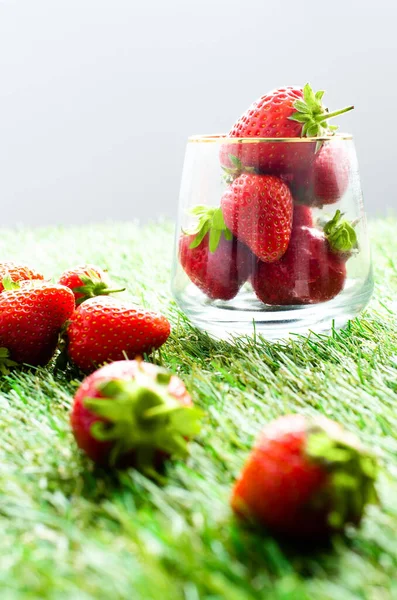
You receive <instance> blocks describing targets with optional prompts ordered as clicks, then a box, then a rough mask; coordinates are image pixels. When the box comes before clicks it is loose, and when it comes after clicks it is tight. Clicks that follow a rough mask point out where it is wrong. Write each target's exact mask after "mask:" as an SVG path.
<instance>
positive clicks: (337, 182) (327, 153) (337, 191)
mask: <svg viewBox="0 0 397 600" xmlns="http://www.w3.org/2000/svg"><path fill="white" fill-rule="evenodd" d="M349 174H350V159H349V154H348V152H347V150H346V149H345V148H344V147H342V146H340V145H337V144H336V143H334V142H330V143H328V144H324V145H323V146H322V147H321V149H320V150H319V152H318V153H317V154H316V157H315V159H314V162H313V164H312V165H311V167H310V168H309V169H306V170H304V171H298V172H297V173H296V174H295V176H293V178H292V181H291V182H290V187H291V191H292V194H293V196H294V198H295V200H298V201H299V202H302V203H303V204H307V205H309V206H323V205H324V204H334V203H335V202H337V201H338V200H339V199H340V198H341V197H342V196H343V194H344V193H345V192H346V190H347V186H348V184H349Z"/></svg>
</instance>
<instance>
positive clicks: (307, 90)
mask: <svg viewBox="0 0 397 600" xmlns="http://www.w3.org/2000/svg"><path fill="white" fill-rule="evenodd" d="M323 95H324V92H323V91H320V92H317V93H316V94H315V93H314V92H313V90H312V88H311V87H310V85H309V84H306V85H305V86H304V87H303V88H301V87H292V86H288V87H282V88H278V89H276V90H273V91H271V92H269V93H267V94H265V95H264V96H262V97H261V98H259V100H257V101H256V102H254V103H253V104H252V105H251V106H250V107H249V109H248V110H247V111H246V112H245V113H244V114H243V115H242V116H241V117H240V118H239V119H238V120H237V121H236V123H235V124H234V125H233V127H232V129H231V130H230V132H229V136H228V137H229V138H250V137H257V138H271V139H272V140H274V141H270V142H258V143H242V144H241V143H240V144H233V143H230V142H228V143H225V144H223V145H222V147H221V152H220V159H221V164H222V165H223V166H224V167H226V168H227V169H228V168H233V166H234V164H233V160H232V159H231V156H234V157H236V158H237V159H238V160H239V161H240V162H241V164H242V165H244V166H245V167H249V168H255V169H256V170H257V171H258V172H262V173H273V174H280V173H284V172H288V171H291V170H295V169H297V168H300V169H302V168H304V167H307V165H309V164H310V163H311V162H312V161H313V160H314V158H315V153H316V142H315V141H313V142H312V143H311V142H303V143H293V142H284V141H280V142H279V141H277V138H302V137H303V138H304V137H309V138H311V137H321V136H324V135H332V134H333V133H334V131H335V127H329V126H328V124H327V120H329V119H331V118H333V117H336V116H338V115H341V114H343V113H345V112H347V111H349V110H352V109H353V108H354V107H353V106H349V107H347V108H344V109H342V110H338V111H335V112H332V113H330V112H328V111H327V109H326V108H325V107H324V105H323V103H322V97H323Z"/></svg>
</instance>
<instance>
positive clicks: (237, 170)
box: [222, 154, 255, 184]
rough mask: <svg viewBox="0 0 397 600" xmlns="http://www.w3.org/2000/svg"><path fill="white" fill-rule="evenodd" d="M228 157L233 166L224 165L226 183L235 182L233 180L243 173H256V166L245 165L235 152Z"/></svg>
mask: <svg viewBox="0 0 397 600" xmlns="http://www.w3.org/2000/svg"><path fill="white" fill-rule="evenodd" d="M228 157H229V160H230V162H231V164H232V165H233V166H232V167H225V166H222V170H223V172H224V174H223V179H224V180H225V182H226V183H228V184H229V183H233V181H234V180H235V179H237V177H239V175H241V173H255V169H254V167H244V166H243V163H242V162H241V160H240V159H239V157H238V156H235V155H234V154H228Z"/></svg>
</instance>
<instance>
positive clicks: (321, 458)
mask: <svg viewBox="0 0 397 600" xmlns="http://www.w3.org/2000/svg"><path fill="white" fill-rule="evenodd" d="M305 454H306V456H307V457H308V458H309V459H310V460H311V461H313V462H315V463H316V464H318V465H320V466H321V467H322V468H324V469H325V470H326V472H327V473H328V479H327V483H326V485H325V487H324V488H323V489H322V490H321V492H320V493H319V494H317V495H316V497H315V498H314V499H313V502H312V505H313V507H314V508H317V509H319V510H321V509H325V510H327V511H328V525H329V527H330V528H331V529H336V530H340V529H342V528H343V526H344V524H346V523H351V524H355V525H357V524H358V523H359V522H360V520H361V517H362V515H363V511H364V507H365V505H366V504H367V503H371V504H376V503H377V502H378V496H377V493H376V489H375V480H376V476H377V470H378V469H377V462H376V459H375V457H374V456H373V455H372V454H370V453H369V452H368V451H367V450H365V449H364V448H363V447H362V446H361V444H360V442H359V441H358V439H357V438H356V437H355V436H354V435H353V434H351V433H348V432H345V431H344V430H343V429H342V428H341V427H340V426H339V425H337V424H336V423H332V422H331V423H329V422H328V421H327V420H326V419H318V420H317V422H315V423H313V424H312V425H311V426H310V427H309V428H308V432H307V437H306V447H305Z"/></svg>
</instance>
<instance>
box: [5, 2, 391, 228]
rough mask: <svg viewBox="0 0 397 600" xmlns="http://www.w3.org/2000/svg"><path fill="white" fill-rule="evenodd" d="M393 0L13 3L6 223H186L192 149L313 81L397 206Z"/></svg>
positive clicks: (378, 197)
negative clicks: (185, 172)
mask: <svg viewBox="0 0 397 600" xmlns="http://www.w3.org/2000/svg"><path fill="white" fill-rule="evenodd" d="M396 19H397V5H396V3H395V2H394V0H389V1H388V0H378V1H377V2H376V3H375V2H373V1H369V0H353V1H352V0H350V1H346V0H343V1H342V0H333V2H332V3H331V2H328V3H326V2H318V1H317V0H306V1H305V0H301V1H296V0H272V1H265V0H244V1H243V0H237V1H235V0H199V1H193V2H189V1H188V0H146V1H145V0H142V1H140V2H136V1H134V0H129V1H127V0H124V1H122V0H67V1H66V0H15V1H13V0H0V168H1V172H0V199H1V207H2V211H1V223H2V225H3V226H4V225H9V224H14V223H26V224H32V225H39V224H48V223H84V222H88V221H100V220H104V219H113V220H124V219H132V218H141V219H142V220H143V221H147V220H149V219H154V218H157V217H158V216H159V215H165V216H170V217H174V215H175V213H176V206H177V197H178V190H179V181H180V175H181V169H182V164H183V156H184V148H185V141H186V138H187V136H188V135H190V134H193V133H209V132H219V131H227V130H228V129H229V128H230V126H231V124H232V123H233V121H234V120H235V119H236V117H237V116H239V115H240V114H241V113H242V112H243V111H244V110H245V109H246V108H247V107H248V105H249V104H250V103H251V102H252V101H253V100H254V99H256V98H257V97H258V96H260V95H261V94H262V93H264V92H265V91H267V90H269V89H271V88H274V87H278V86H280V85H286V84H303V83H305V82H306V81H307V80H308V81H310V82H311V83H312V85H313V87H315V88H316V89H325V90H327V95H326V97H325V100H326V103H327V104H328V106H329V107H330V108H332V109H335V108H340V107H342V106H345V105H346V104H351V103H353V104H355V106H356V110H355V111H354V112H353V113H351V114H349V115H346V116H344V117H343V118H341V119H340V121H339V123H340V125H341V128H342V129H343V130H345V131H352V132H353V133H354V135H355V138H356V144H357V149H358V155H359V160H360V165H361V173H362V180H363V189H364V193H365V201H366V206H367V210H368V212H370V213H371V214H377V213H378V214H379V213H380V214H384V213H387V212H388V211H389V212H390V211H392V210H393V207H394V206H396V192H395V182H394V177H395V173H396V170H397V166H396V152H395V125H394V124H393V122H392V120H393V119H396V117H395V116H394V112H395V97H396V93H397V79H396V77H395V67H396V54H397V53H396V49H397V36H396V34H395V31H396Z"/></svg>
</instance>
